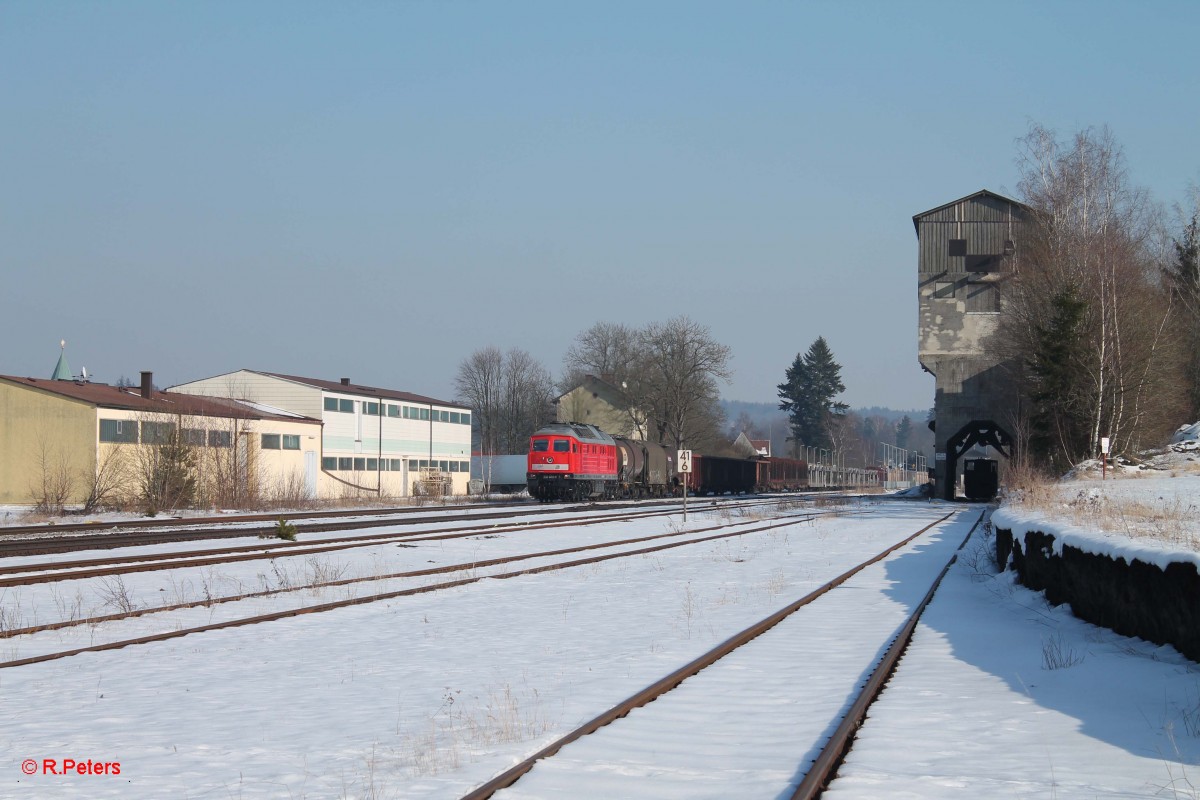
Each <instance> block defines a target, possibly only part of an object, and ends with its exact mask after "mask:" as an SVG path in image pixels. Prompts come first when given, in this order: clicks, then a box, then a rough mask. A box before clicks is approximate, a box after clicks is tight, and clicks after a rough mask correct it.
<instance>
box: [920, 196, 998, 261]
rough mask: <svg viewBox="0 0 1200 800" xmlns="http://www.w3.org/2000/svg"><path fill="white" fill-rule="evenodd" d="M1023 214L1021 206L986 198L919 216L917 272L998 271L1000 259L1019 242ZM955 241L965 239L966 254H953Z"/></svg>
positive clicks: (970, 200)
mask: <svg viewBox="0 0 1200 800" xmlns="http://www.w3.org/2000/svg"><path fill="white" fill-rule="evenodd" d="M1020 213H1021V212H1020V209H1019V207H1017V206H1014V205H1013V204H1011V203H1008V202H1005V201H1003V200H1001V199H1000V198H996V197H990V196H986V195H983V196H975V197H971V198H966V199H964V200H962V201H960V202H957V203H954V204H952V205H949V206H946V207H945V208H940V209H937V210H935V211H932V212H930V213H928V214H926V215H925V216H923V217H919V218H918V220H917V236H918V241H919V242H920V253H919V254H918V262H919V263H918V271H919V272H920V273H922V274H937V273H941V272H987V271H995V270H996V269H998V267H999V261H1000V257H1001V256H1003V255H1004V254H1005V252H1006V249H1011V246H1010V243H1011V242H1015V241H1016V239H1017V232H1016V229H1017V228H1018V227H1019V225H1020V223H1021V217H1020V216H1019V215H1020ZM952 239H958V240H964V241H965V243H966V247H965V251H963V250H960V251H959V254H957V255H951V252H952V250H951V247H950V242H951V240H952ZM981 256H982V257H984V258H979V257H981ZM988 256H991V257H992V258H990V259H989V258H986V257H988ZM973 257H975V258H973Z"/></svg>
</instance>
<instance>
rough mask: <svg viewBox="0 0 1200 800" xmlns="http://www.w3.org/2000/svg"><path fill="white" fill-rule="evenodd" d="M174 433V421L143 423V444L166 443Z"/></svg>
mask: <svg viewBox="0 0 1200 800" xmlns="http://www.w3.org/2000/svg"><path fill="white" fill-rule="evenodd" d="M174 435H175V423H174V422H143V423H142V444H166V443H167V442H169V441H171V437H172V436H174Z"/></svg>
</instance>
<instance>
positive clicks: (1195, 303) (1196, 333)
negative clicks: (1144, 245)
mask: <svg viewBox="0 0 1200 800" xmlns="http://www.w3.org/2000/svg"><path fill="white" fill-rule="evenodd" d="M1198 225H1200V213H1197V214H1193V215H1192V220H1191V222H1189V223H1188V224H1187V226H1186V227H1184V229H1183V240H1182V241H1180V240H1179V239H1175V240H1174V245H1175V261H1174V263H1172V264H1170V265H1169V266H1168V267H1167V268H1166V269H1165V270H1164V272H1165V273H1166V277H1167V280H1168V285H1169V286H1170V287H1171V294H1172V298H1173V299H1174V301H1175V302H1176V303H1177V304H1178V306H1179V307H1181V308H1182V311H1181V312H1180V315H1181V318H1182V320H1183V332H1182V335H1183V343H1184V347H1185V348H1186V352H1187V356H1186V360H1185V363H1184V380H1185V381H1186V385H1187V391H1188V405H1189V414H1188V419H1189V420H1196V419H1200V230H1198Z"/></svg>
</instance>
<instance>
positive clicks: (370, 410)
mask: <svg viewBox="0 0 1200 800" xmlns="http://www.w3.org/2000/svg"><path fill="white" fill-rule="evenodd" d="M363 407H364V408H365V410H364V411H363V413H364V414H367V415H369V416H372V417H378V416H379V403H363Z"/></svg>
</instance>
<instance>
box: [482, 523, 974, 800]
mask: <svg viewBox="0 0 1200 800" xmlns="http://www.w3.org/2000/svg"><path fill="white" fill-rule="evenodd" d="M952 516H953V514H947V515H946V516H943V517H941V518H940V519H938V520H935V521H934V522H932V523H930V524H928V525H926V526H924V527H922V528H921V529H920V530H918V531H916V532H915V533H913V534H911V535H910V536H908V537H906V538H904V539H903V540H901V541H899V542H898V543H896V544H893V545H891V546H890V547H888V548H886V549H885V550H883V551H882V552H880V553H878V554H876V555H874V556H873V557H871V558H869V559H867V560H865V561H863V562H861V563H860V564H858V565H856V566H855V567H853V568H851V569H849V570H847V571H846V572H844V573H842V574H841V575H839V576H838V577H836V578H834V579H833V580H831V581H829V582H827V583H825V584H823V585H821V586H820V587H818V588H817V589H815V590H814V591H812V592H810V593H809V594H807V595H805V596H804V597H802V598H800V599H799V600H796V601H795V602H793V603H791V604H789V605H788V606H786V607H784V608H782V609H780V610H779V611H777V612H775V613H774V614H772V615H770V616H768V617H766V618H764V619H762V620H760V621H759V622H757V623H755V624H754V625H752V626H750V627H748V628H746V629H744V630H742V631H741V632H740V633H737V634H735V635H734V636H732V637H730V638H729V639H726V640H725V641H724V642H722V643H721V644H720V645H718V646H717V647H715V648H713V649H711V650H709V651H708V652H707V653H705V654H703V655H701V656H700V657H698V658H696V659H695V660H693V661H691V662H689V663H687V664H685V665H684V666H682V667H680V668H679V669H677V670H675V671H673V672H671V673H670V674H668V675H666V676H664V677H663V678H661V679H660V680H658V681H656V682H654V683H652V684H651V685H649V686H647V687H646V688H645V689H643V690H642V691H640V692H638V693H637V694H635V695H633V696H631V697H629V698H627V699H626V700H624V701H623V702H621V703H619V704H617V705H615V706H613V707H611V708H609V709H608V710H606V711H604V712H603V713H601V714H600V715H598V716H596V717H595V718H593V719H592V720H590V721H589V722H587V723H585V724H584V725H582V726H580V727H579V728H577V729H575V730H574V731H572V732H571V733H569V734H567V735H566V736H563V737H561V738H559V739H558V740H556V741H554V742H552V743H551V744H550V745H548V746H546V747H544V748H542V749H541V750H539V751H537V752H536V753H534V754H533V755H531V756H529V757H528V758H526V759H525V760H523V761H521V762H520V763H518V764H517V765H515V766H513V767H512V768H510V769H508V770H506V771H504V772H502V773H501V774H499V775H497V776H496V777H494V778H493V779H491V780H490V781H488V782H487V783H485V784H483V785H481V786H479V787H478V788H476V789H475V790H473V791H471V792H469V793H467V794H466V795H464V800H483V799H484V798H490V797H492V796H493V795H495V794H496V793H497V792H500V791H502V790H505V789H507V788H508V787H513V790H515V794H516V796H525V794H524V793H523V792H522V791H521V785H517V786H515V787H514V786H513V784H515V783H516V782H517V781H518V780H519V779H520V778H521V777H522V776H524V775H526V774H527V773H529V772H531V771H532V770H533V769H534V767H535V766H536V765H538V764H539V762H543V761H545V760H547V759H551V757H553V756H555V755H557V754H559V753H560V751H561V750H562V749H563V748H564V747H566V746H567V745H570V744H572V743H574V742H577V741H579V740H581V739H583V738H584V737H586V736H589V735H590V734H593V733H597V732H598V731H601V730H602V729H603V728H605V727H606V726H609V725H610V724H612V723H614V722H617V721H618V720H621V719H623V718H626V717H628V716H629V715H630V714H631V712H634V711H635V710H637V709H639V708H641V707H643V706H646V705H647V704H649V703H651V702H652V701H655V700H658V699H659V698H662V697H664V696H665V695H668V694H669V693H670V692H672V691H673V690H675V689H677V688H678V687H680V686H681V684H683V683H684V682H685V681H687V680H688V679H689V678H692V677H694V676H697V675H699V674H700V673H701V672H702V671H704V670H706V669H708V668H710V667H714V666H719V665H720V662H721V661H722V659H724V658H726V657H727V656H730V655H731V654H733V653H734V652H735V651H737V650H739V648H742V647H744V646H746V645H748V644H749V643H750V642H752V641H754V640H755V639H757V638H758V637H760V636H762V635H763V634H764V633H766V632H768V631H770V630H771V629H772V628H775V627H776V626H777V625H779V624H780V623H782V622H784V621H785V620H787V619H788V618H789V617H791V616H792V615H793V614H795V612H797V611H799V610H800V609H802V608H805V607H806V606H809V605H810V604H811V603H813V601H815V600H817V599H819V598H821V597H822V596H825V595H826V594H828V593H829V592H830V591H831V590H832V589H834V588H836V587H839V586H842V585H843V584H845V583H846V582H847V581H849V580H850V579H851V578H854V577H855V576H856V575H858V574H859V573H860V572H862V571H864V570H866V569H867V568H868V567H870V566H872V565H874V564H877V563H879V562H881V561H883V560H884V559H886V558H887V557H888V556H890V555H892V554H893V553H896V552H897V551H899V550H901V549H902V548H904V547H906V546H908V545H910V544H912V543H913V542H914V541H916V540H917V539H918V538H919V537H921V536H922V535H923V534H925V533H926V532H927V531H929V530H931V529H933V528H935V527H936V526H938V525H940V524H941V523H943V522H945V521H946V520H947V519H949V518H950V517H952ZM976 524H978V523H976ZM971 531H974V527H972V528H971ZM969 537H970V532H968V534H967V537H966V538H964V539H963V544H965V543H966V540H967V538H969ZM961 547H962V545H961V544H960V545H959V548H960V549H961ZM953 560H954V558H953V557H952V558H951V560H950V562H949V563H947V564H946V566H945V567H944V568H943V569H942V571H941V573H940V574H939V575H938V577H937V578H936V579H935V580H934V581H933V583H932V585H931V587H930V588H929V590H928V592H927V593H926V595H925V600H924V601H923V602H922V603H921V604H920V607H919V608H918V609H917V610H916V611H915V612H914V613H913V615H912V616H911V617H910V620H909V622H908V623H907V624H906V625H905V626H903V627H902V629H901V631H900V632H899V633H898V634H897V636H896V640H895V643H894V644H893V646H892V647H891V648H890V650H891V651H892V652H889V653H888V655H887V656H885V658H884V659H883V660H882V661H880V662H879V666H878V668H877V669H876V670H875V671H876V673H877V676H878V677H875V678H873V679H872V680H871V681H868V683H867V685H866V686H864V687H863V689H864V691H863V692H862V693H861V694H860V698H859V699H858V700H856V701H855V702H853V703H852V704H851V708H850V711H849V712H847V713H846V714H845V719H846V721H845V722H844V723H842V727H844V728H846V730H847V731H849V732H850V733H851V734H852V732H853V730H854V729H856V728H857V725H858V723H859V721H861V719H862V714H865V708H866V705H868V704H869V702H870V700H871V699H873V698H874V696H875V694H877V693H878V686H881V685H882V683H883V681H884V680H885V679H886V677H887V675H888V674H890V672H891V670H892V669H893V668H894V665H895V661H896V659H898V657H899V655H900V653H902V652H903V649H904V646H905V644H906V643H907V636H908V635H909V634H910V633H911V629H912V628H913V627H915V624H916V620H917V619H918V618H919V616H920V612H921V610H923V608H924V606H925V604H926V603H928V601H929V599H931V598H932V596H933V593H934V591H935V590H936V587H937V584H938V583H939V582H940V580H941V576H942V575H944V574H945V572H946V570H947V569H948V568H949V564H950V563H953ZM868 669H870V668H869V667H868ZM862 698H866V699H862ZM860 704H861V705H862V709H861V710H860V709H859V706H860ZM657 707H658V706H654V708H657ZM648 710H649V709H648ZM837 724H838V723H837V720H833V721H832V722H831V723H830V724H829V727H830V728H832V727H834V726H835V725H837ZM619 727H620V726H619V725H617V726H614V728H613V730H617V729H618V728H619ZM839 738H840V741H838V742H837V743H834V742H832V741H831V744H830V747H829V749H830V750H831V752H833V751H836V753H837V754H838V755H837V756H836V757H832V756H831V757H826V756H821V760H822V763H823V764H824V763H825V762H826V761H828V765H829V766H828V767H824V766H823V767H822V769H824V770H825V771H824V773H823V774H821V775H820V776H819V779H817V778H814V779H815V780H818V783H817V786H818V788H820V787H821V786H823V785H824V783H825V781H826V779H827V776H828V775H829V774H830V772H831V770H832V769H833V768H834V767H835V766H836V763H837V758H838V757H840V754H841V753H842V752H844V750H845V747H846V742H848V740H849V737H848V735H844V734H841V733H840V731H839ZM802 755H803V754H802V753H800V754H797V759H798V762H799V761H800V760H801V756H802ZM587 763H589V762H588V761H587V759H586V757H583V758H581V759H580V760H579V761H578V762H572V764H571V766H569V767H560V772H561V771H569V772H572V773H573V774H578V772H579V770H581V769H587ZM613 769H614V770H615V772H616V773H620V772H621V768H620V767H613ZM814 771H815V768H813V769H809V770H807V771H806V774H807V772H814ZM626 777H628V776H626ZM596 779H597V780H599V779H600V777H599V776H596ZM547 785H549V786H551V788H550V790H549V791H547V789H546V787H547ZM611 790H612V787H608V789H606V793H608V791H611ZM806 791H807V788H806ZM509 793H510V792H504V795H505V796H508V794H509ZM529 796H532V797H548V796H555V788H554V780H553V778H551V779H550V780H548V781H545V782H543V783H542V784H541V785H539V786H538V788H537V789H535V790H533V791H532V793H531V794H530V795H529ZM795 796H796V797H811V796H815V794H801V793H799V792H797V794H796V795H795Z"/></svg>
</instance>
